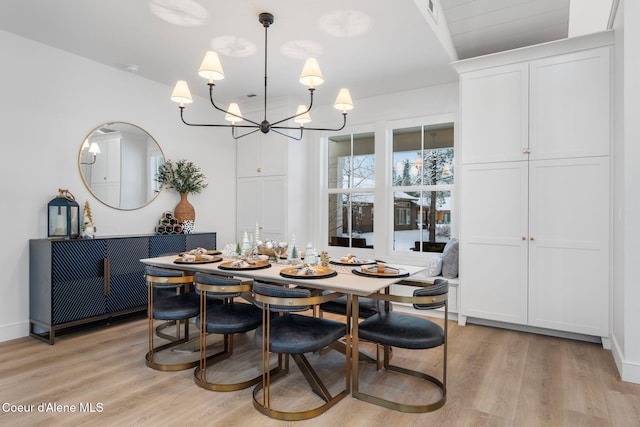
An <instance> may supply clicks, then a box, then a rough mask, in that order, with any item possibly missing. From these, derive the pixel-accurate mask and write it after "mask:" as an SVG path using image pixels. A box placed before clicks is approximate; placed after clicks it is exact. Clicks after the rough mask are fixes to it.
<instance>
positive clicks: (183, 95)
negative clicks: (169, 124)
mask: <svg viewBox="0 0 640 427" xmlns="http://www.w3.org/2000/svg"><path fill="white" fill-rule="evenodd" d="M258 21H259V22H260V23H261V24H262V26H263V27H264V117H263V120H262V121H261V122H257V121H254V120H251V119H248V118H246V117H244V116H242V114H241V113H240V111H239V108H238V106H237V104H234V103H232V104H231V105H230V106H229V109H228V110H225V109H224V108H221V107H219V106H218V105H216V103H215V101H214V100H213V87H214V86H215V83H214V80H216V79H218V80H219V79H222V78H224V74H223V73H222V67H221V65H220V63H219V60H218V57H217V54H215V53H213V52H208V53H207V56H208V55H209V54H213V55H214V56H215V61H216V62H217V66H218V68H217V69H216V70H215V71H212V70H205V72H204V73H202V72H201V73H200V75H202V76H205V75H206V76H207V77H208V79H209V82H208V83H207V85H208V86H209V99H210V100H211V105H212V106H213V107H214V108H215V109H216V110H218V111H221V112H223V113H225V119H226V120H228V121H230V122H231V124H210V123H189V122H187V121H186V120H185V118H184V109H185V105H184V104H185V103H190V102H192V101H193V100H192V97H191V93H190V92H189V88H188V86H187V84H186V82H184V81H182V80H181V81H178V83H177V84H176V86H175V88H174V90H173V93H172V94H171V100H173V101H175V102H179V103H180V107H179V108H180V119H181V120H182V122H183V123H184V124H185V125H188V126H205V127H230V128H231V136H232V137H233V139H240V138H242V137H245V136H247V135H251V134H253V133H255V132H258V131H261V132H262V133H265V134H266V133H269V132H270V131H273V132H275V133H278V134H280V135H283V136H286V137H287V138H291V139H294V140H296V141H299V140H301V139H302V135H303V132H304V129H307V130H317V131H330V132H337V131H340V130H342V129H344V127H345V126H346V124H347V112H348V111H349V110H351V109H353V103H352V101H351V95H350V94H349V91H348V90H347V89H344V88H343V89H341V90H340V93H339V94H338V98H337V99H336V102H335V104H334V107H335V108H337V109H340V110H342V118H343V120H342V126H340V127H337V128H316V127H305V126H304V124H305V123H307V122H309V121H311V117H310V116H309V111H311V108H312V107H313V93H314V91H315V87H314V84H315V85H319V84H321V83H322V81H323V77H322V73H321V72H320V69H319V67H318V66H317V62H315V59H313V63H314V64H315V67H316V69H315V70H314V71H315V72H316V74H314V75H313V76H311V77H307V80H306V81H309V83H303V84H308V85H309V88H308V90H309V106H308V107H305V106H300V107H299V108H298V111H297V112H296V114H294V115H292V116H289V117H286V118H284V119H281V120H278V121H276V122H273V123H270V122H269V121H268V120H267V34H268V30H269V26H270V25H271V24H273V22H274V18H273V15H272V14H271V13H267V12H264V13H261V14H260V15H259V17H258ZM206 61H207V57H205V60H204V61H203V63H202V65H201V67H200V70H201V71H202V70H203V68H205V62H206ZM308 61H310V59H309V60H307V63H308ZM306 69H307V64H305V69H304V70H303V72H302V75H301V76H300V81H301V82H303V78H304V77H305V76H304V75H305V71H306ZM216 73H217V74H216ZM214 75H215V76H217V78H215V77H213V76H214ZM309 79H310V80H309ZM306 81H305V82H306ZM236 119H237V120H236ZM291 119H293V120H294V121H296V122H298V123H300V126H288V125H285V124H283V123H284V122H286V121H288V120H291ZM239 121H246V122H248V123H250V124H236V122H239ZM237 128H242V129H253V130H250V131H249V132H245V133H242V134H238V133H237V130H236V129H237ZM283 130H299V131H300V134H299V135H298V136H293V135H290V134H288V133H286V132H283Z"/></svg>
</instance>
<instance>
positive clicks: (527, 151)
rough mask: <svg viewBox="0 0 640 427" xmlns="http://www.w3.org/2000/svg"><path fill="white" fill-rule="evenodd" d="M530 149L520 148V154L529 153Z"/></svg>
mask: <svg viewBox="0 0 640 427" xmlns="http://www.w3.org/2000/svg"><path fill="white" fill-rule="evenodd" d="M530 153H531V150H530V149H529V147H525V148H523V149H522V154H530Z"/></svg>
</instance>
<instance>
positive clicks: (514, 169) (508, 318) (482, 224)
mask: <svg viewBox="0 0 640 427" xmlns="http://www.w3.org/2000/svg"><path fill="white" fill-rule="evenodd" d="M527 192H528V162H503V163H488V164H477V165H469V166H465V167H463V172H462V185H461V192H460V202H461V220H462V221H461V228H460V245H461V247H460V288H459V294H460V313H461V314H462V315H463V316H469V317H477V318H481V319H491V320H497V321H501V322H508V323H517V324H526V323H527V286H526V284H527V281H528V280H527V265H528V245H527V243H528V242H527V228H528V203H527Z"/></svg>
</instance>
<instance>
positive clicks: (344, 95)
mask: <svg viewBox="0 0 640 427" xmlns="http://www.w3.org/2000/svg"><path fill="white" fill-rule="evenodd" d="M333 107H334V108H336V109H338V110H342V114H347V111H350V110H353V101H352V100H351V94H350V93H349V89H346V88H342V89H340V92H338V97H337V98H336V102H334V103H333Z"/></svg>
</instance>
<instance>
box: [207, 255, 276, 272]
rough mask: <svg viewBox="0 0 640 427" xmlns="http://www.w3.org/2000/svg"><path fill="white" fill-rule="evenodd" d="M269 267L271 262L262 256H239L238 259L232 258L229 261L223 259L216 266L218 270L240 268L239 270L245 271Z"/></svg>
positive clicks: (236, 269)
mask: <svg viewBox="0 0 640 427" xmlns="http://www.w3.org/2000/svg"><path fill="white" fill-rule="evenodd" d="M270 267H271V263H270V262H269V260H268V259H263V258H257V259H251V258H240V259H232V260H229V261H224V262H223V263H221V264H220V265H218V268H219V269H220V270H235V271H238V270H241V271H245V270H261V269H263V268H270Z"/></svg>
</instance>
